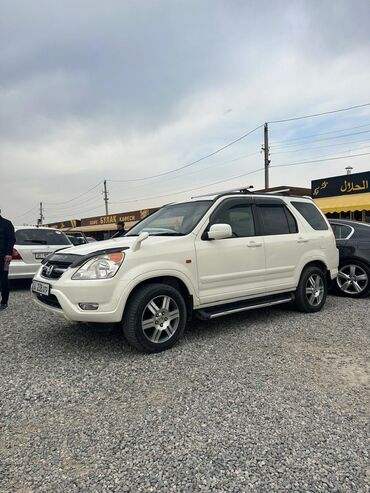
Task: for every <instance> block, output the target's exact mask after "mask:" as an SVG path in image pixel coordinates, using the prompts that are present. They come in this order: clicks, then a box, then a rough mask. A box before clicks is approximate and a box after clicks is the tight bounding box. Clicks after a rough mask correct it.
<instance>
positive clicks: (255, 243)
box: [247, 241, 262, 248]
mask: <svg viewBox="0 0 370 493" xmlns="http://www.w3.org/2000/svg"><path fill="white" fill-rule="evenodd" d="M247 246H248V247H249V248H256V247H261V246H262V242H260V241H258V242H257V241H250V242H249V243H248V244H247Z"/></svg>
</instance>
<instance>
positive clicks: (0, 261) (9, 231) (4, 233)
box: [0, 214, 15, 310]
mask: <svg viewBox="0 0 370 493" xmlns="http://www.w3.org/2000/svg"><path fill="white" fill-rule="evenodd" d="M14 244H15V232H14V226H13V224H12V223H11V222H10V221H8V219H4V218H3V217H2V216H1V214H0V284H1V304H0V310H5V308H7V307H8V300H9V281H8V274H9V272H8V271H9V263H10V261H11V260H12V253H13V246H14Z"/></svg>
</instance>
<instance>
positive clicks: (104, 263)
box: [72, 252, 125, 280]
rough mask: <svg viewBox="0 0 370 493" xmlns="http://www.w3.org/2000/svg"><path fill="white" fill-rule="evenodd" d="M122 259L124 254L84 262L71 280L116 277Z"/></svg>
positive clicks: (117, 253)
mask: <svg viewBox="0 0 370 493" xmlns="http://www.w3.org/2000/svg"><path fill="white" fill-rule="evenodd" d="M124 258H125V254H124V253H123V252H115V253H107V254H104V255H97V256H96V257H93V258H90V259H89V260H88V261H87V262H85V263H84V264H83V265H82V266H81V267H80V268H79V269H78V271H77V272H75V273H74V274H73V276H72V279H79V280H86V279H110V278H111V277H113V276H115V275H116V273H117V271H118V269H119V268H120V267H121V264H122V262H123V259H124Z"/></svg>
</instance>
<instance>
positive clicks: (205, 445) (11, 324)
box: [0, 286, 370, 493]
mask: <svg viewBox="0 0 370 493" xmlns="http://www.w3.org/2000/svg"><path fill="white" fill-rule="evenodd" d="M369 332H370V300H369V298H368V299H365V300H350V299H342V298H336V297H329V298H328V301H327V304H326V307H325V308H324V310H323V311H322V312H321V313H318V314H314V315H303V314H300V313H297V312H294V311H292V310H291V309H286V308H276V309H271V310H261V311H254V312H248V313H245V314H240V315H238V316H232V317H229V318H224V319H219V320H218V321H214V322H198V321H197V322H193V323H192V325H191V326H190V327H189V328H188V329H187V331H186V334H185V337H184V338H183V339H182V340H181V341H180V343H179V344H178V345H177V346H176V347H175V348H173V349H172V350H169V351H167V352H164V353H161V354H156V355H143V354H139V353H137V352H136V351H134V350H131V349H130V348H129V347H127V346H126V344H125V342H124V340H123V338H122V337H121V335H120V334H119V332H117V331H116V332H114V331H113V332H111V331H107V330H103V329H101V328H97V327H94V328H91V327H88V326H85V325H82V324H71V323H69V322H67V321H65V320H64V319H62V318H59V317H57V316H54V315H53V314H50V313H48V312H46V311H44V310H42V309H40V308H39V307H37V306H36V305H34V304H33V303H32V301H31V299H30V295H29V293H28V291H27V290H26V287H25V286H18V289H17V290H16V291H14V292H13V293H12V295H11V304H10V306H9V308H8V310H6V311H4V312H3V313H0V366H1V367H0V379H1V380H0V391H1V393H0V398H1V428H0V454H1V465H0V491H1V492H27V493H28V492H53V493H56V492H68V493H69V492H128V491H130V492H135V493H136V492H162V491H163V492H208V491H215V492H249V491H256V492H273V491H279V492H281V491H295V492H303V491H304V492H306V491H311V492H324V491H325V492H326V491H331V492H356V493H358V492H367V491H370V486H369V485H370V467H369V451H368V445H369V441H368V438H369V427H368V426H369V409H370V399H369V390H370V389H369V347H370V344H369V343H370V340H369V339H370V337H369Z"/></svg>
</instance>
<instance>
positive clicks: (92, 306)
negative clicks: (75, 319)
mask: <svg viewBox="0 0 370 493" xmlns="http://www.w3.org/2000/svg"><path fill="white" fill-rule="evenodd" d="M78 306H79V307H80V308H81V310H97V309H98V308H99V303H79V304H78Z"/></svg>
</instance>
